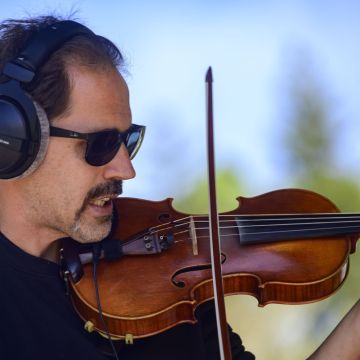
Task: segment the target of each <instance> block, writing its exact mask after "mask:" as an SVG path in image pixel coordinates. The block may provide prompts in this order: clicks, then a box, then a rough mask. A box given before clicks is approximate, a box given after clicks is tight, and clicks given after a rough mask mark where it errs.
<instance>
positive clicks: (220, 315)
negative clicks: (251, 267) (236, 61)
mask: <svg viewBox="0 0 360 360" xmlns="http://www.w3.org/2000/svg"><path fill="white" fill-rule="evenodd" d="M212 81H213V78H212V70H211V67H209V69H208V71H207V73H206V90H207V91H206V94H207V96H206V100H207V147H208V181H209V227H210V231H209V235H210V243H211V265H212V266H211V269H212V278H213V288H214V301H215V312H216V322H217V330H218V339H219V350H220V357H221V359H222V360H231V358H232V357H231V351H230V341H229V334H228V329H227V322H226V312H225V300H224V288H223V281H222V272H221V251H220V240H219V238H220V236H219V216H218V211H217V204H216V182H215V152H214V126H213V97H212Z"/></svg>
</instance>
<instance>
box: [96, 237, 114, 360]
mask: <svg viewBox="0 0 360 360" xmlns="http://www.w3.org/2000/svg"><path fill="white" fill-rule="evenodd" d="M100 253H101V246H100V244H96V245H94V246H93V262H92V263H93V281H94V286H95V296H96V304H97V308H98V311H99V315H100V319H101V322H102V324H103V326H104V329H105V333H106V336H107V338H108V340H109V342H110V346H111V349H112V351H113V353H114V356H115V359H116V360H119V357H118V355H117V352H116V349H115V346H114V342H113V341H112V339H111V335H110V333H109V329H108V326H107V324H106V322H105V319H104V316H103V313H102V309H101V303H100V294H99V287H98V281H97V272H96V270H97V264H98V262H99V259H100Z"/></svg>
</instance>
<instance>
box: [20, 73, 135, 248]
mask: <svg viewBox="0 0 360 360" xmlns="http://www.w3.org/2000/svg"><path fill="white" fill-rule="evenodd" d="M71 78H72V90H71V97H70V110H69V112H67V113H66V114H64V115H62V116H61V117H59V118H57V119H54V121H53V122H52V125H53V126H56V127H59V128H64V129H68V130H73V131H77V132H85V133H90V132H96V131H101V130H105V129H118V130H119V131H125V130H126V129H128V128H129V126H130V124H131V111H130V105H129V94H128V89H127V86H126V84H125V81H124V80H123V78H122V77H121V76H120V75H119V74H118V73H117V72H116V71H115V70H108V71H105V70H103V71H96V72H94V71H90V70H88V69H82V68H72V69H71ZM85 149H86V141H84V140H78V139H75V140H74V139H68V138H58V137H50V140H49V147H48V151H47V154H46V157H45V159H44V162H43V163H42V164H41V165H40V167H39V168H38V169H37V170H36V171H35V172H34V173H33V174H32V175H30V176H29V177H26V178H24V179H20V180H19V185H20V186H19V188H20V189H21V191H22V196H23V199H24V201H25V206H26V208H25V209H24V214H25V216H26V217H27V219H29V220H30V221H31V222H32V224H36V226H38V227H39V229H41V230H42V231H43V230H48V231H49V236H50V237H57V238H59V237H63V236H70V237H72V238H74V239H75V240H78V241H80V242H84V243H85V242H93V241H99V240H101V239H103V238H104V237H105V236H106V235H108V233H109V231H110V228H111V217H112V210H113V209H112V201H111V200H109V198H114V197H115V196H116V195H118V194H119V193H121V181H122V180H126V179H131V178H133V177H134V176H135V171H134V169H133V167H132V164H131V162H130V159H129V156H128V153H127V150H126V148H125V146H124V144H122V145H121V147H120V149H119V151H118V153H117V154H116V156H115V157H114V158H113V159H112V160H111V161H110V162H109V163H107V164H105V165H103V166H98V167H97V166H91V165H89V164H87V163H86V161H85Z"/></svg>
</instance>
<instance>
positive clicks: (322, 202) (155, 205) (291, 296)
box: [63, 189, 360, 339]
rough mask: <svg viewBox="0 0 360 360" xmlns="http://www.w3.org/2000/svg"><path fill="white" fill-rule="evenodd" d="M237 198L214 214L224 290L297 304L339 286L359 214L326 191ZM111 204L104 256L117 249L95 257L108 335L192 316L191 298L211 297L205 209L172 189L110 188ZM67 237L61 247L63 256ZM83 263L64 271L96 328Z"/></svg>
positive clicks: (144, 332)
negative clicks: (142, 193) (180, 207)
mask: <svg viewBox="0 0 360 360" xmlns="http://www.w3.org/2000/svg"><path fill="white" fill-rule="evenodd" d="M237 200H238V202H239V206H238V207H237V208H236V209H234V210H232V211H229V212H225V213H221V214H220V215H219V225H220V226H219V229H220V239H221V257H222V259H221V262H222V274H223V284H224V292H225V295H234V294H248V295H252V296H254V297H255V298H256V299H257V300H258V302H259V305H260V306H264V305H266V304H269V303H281V304H300V303H301V304H302V303H307V302H313V301H317V300H321V299H324V298H325V297H327V296H329V295H331V294H332V293H333V292H335V291H336V290H337V289H338V288H339V286H340V285H341V284H342V282H343V281H344V280H345V278H346V275H347V273H348V270H349V255H350V254H351V253H352V252H354V251H355V245H356V240H357V238H358V234H359V233H360V215H359V214H341V213H339V211H338V209H337V208H336V206H335V205H334V204H333V203H332V202H331V201H330V200H328V199H327V198H325V197H323V196H321V195H319V194H317V193H314V192H311V191H308V190H301V189H284V190H277V191H273V192H269V193H266V194H263V195H260V196H256V197H253V198H245V197H239V198H238V199H237ZM114 205H115V209H116V214H117V221H116V222H115V225H116V226H115V227H114V229H113V231H112V233H111V234H110V236H109V239H108V240H105V241H104V243H105V246H104V249H105V250H102V252H103V253H102V257H106V256H105V252H106V241H108V242H112V243H113V244H112V245H111V246H112V248H113V249H114V248H115V247H114V244H115V246H116V247H117V257H119V258H118V259H117V260H106V259H105V260H102V261H100V262H99V264H98V270H97V272H98V275H97V276H98V283H99V289H98V291H99V294H100V298H101V307H102V312H103V316H104V318H105V321H106V323H107V327H108V331H109V333H110V335H111V336H112V337H113V338H119V339H123V338H129V337H131V338H134V339H136V338H142V337H146V336H150V335H154V334H157V333H160V332H162V331H165V330H167V329H169V328H171V327H174V326H175V325H177V324H180V323H185V322H188V323H195V322H196V318H195V317H194V312H195V309H196V307H197V306H199V305H200V304H202V303H203V302H205V301H208V300H210V299H212V298H213V286H212V282H211V280H212V274H211V260H210V248H209V245H208V243H209V219H208V217H207V216H206V215H189V214H185V213H181V212H178V211H176V210H175V209H174V208H173V207H172V199H167V200H164V201H159V202H157V201H148V200H141V199H134V198H118V199H116V200H115V201H114ZM72 246H78V249H77V251H78V252H79V257H80V262H84V263H85V262H89V261H91V256H92V254H91V253H90V252H89V251H87V250H84V249H85V248H84V249H83V250H81V245H78V244H77V243H75V242H72ZM70 247H71V246H70V244H69V243H68V244H67V245H66V246H64V247H63V251H64V255H66V257H68V253H69V252H70V250H69V249H70ZM68 258H69V257H68ZM70 258H71V257H70ZM81 259H82V260H81ZM70 268H71V266H70ZM82 270H83V273H82V274H81V276H79V274H78V273H77V272H76V271H74V270H73V271H72V272H70V273H68V278H69V284H70V292H71V295H72V301H73V304H74V307H75V309H76V311H77V312H78V314H79V315H80V317H81V318H82V319H83V320H84V321H85V322H88V321H90V322H91V323H92V324H93V326H94V328H95V329H96V330H97V331H99V332H100V333H104V332H105V329H104V325H103V324H102V320H101V319H100V315H99V310H98V309H97V302H96V293H95V289H94V285H93V276H92V265H91V264H90V263H88V264H86V265H83V266H82Z"/></svg>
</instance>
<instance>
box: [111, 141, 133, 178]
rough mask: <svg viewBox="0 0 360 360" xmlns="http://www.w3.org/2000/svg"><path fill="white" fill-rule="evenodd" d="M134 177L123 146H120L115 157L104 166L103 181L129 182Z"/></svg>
mask: <svg viewBox="0 0 360 360" xmlns="http://www.w3.org/2000/svg"><path fill="white" fill-rule="evenodd" d="M135 175H136V172H135V169H134V167H133V165H132V163H131V160H130V158H129V154H128V151H127V149H126V147H125V145H124V144H122V145H121V147H120V149H119V151H118V152H117V154H116V155H115V157H114V158H113V159H112V160H111V161H110V162H109V163H107V164H106V165H105V166H104V178H105V179H109V180H110V179H117V180H129V179H132V178H134V177H135Z"/></svg>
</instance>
